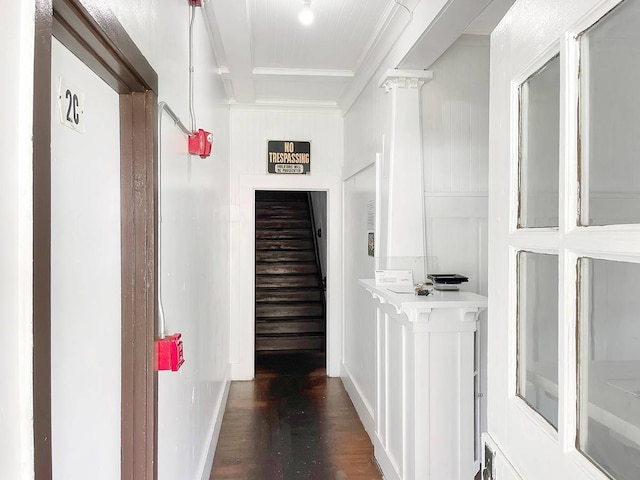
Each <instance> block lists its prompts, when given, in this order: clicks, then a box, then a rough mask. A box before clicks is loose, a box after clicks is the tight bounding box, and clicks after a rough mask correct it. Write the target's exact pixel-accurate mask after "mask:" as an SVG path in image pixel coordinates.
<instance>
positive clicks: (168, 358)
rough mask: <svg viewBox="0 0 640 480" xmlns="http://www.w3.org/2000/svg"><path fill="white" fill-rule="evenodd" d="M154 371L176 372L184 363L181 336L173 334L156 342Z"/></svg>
mask: <svg viewBox="0 0 640 480" xmlns="http://www.w3.org/2000/svg"><path fill="white" fill-rule="evenodd" d="M156 363H157V367H156V370H158V371H161V370H171V371H172V372H177V371H178V370H179V369H180V367H181V366H182V364H183V363H184V355H183V352H182V334H180V333H175V334H173V335H167V336H166V337H164V338H160V339H158V340H156Z"/></svg>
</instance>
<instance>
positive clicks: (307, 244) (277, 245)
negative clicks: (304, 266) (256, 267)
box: [256, 240, 314, 251]
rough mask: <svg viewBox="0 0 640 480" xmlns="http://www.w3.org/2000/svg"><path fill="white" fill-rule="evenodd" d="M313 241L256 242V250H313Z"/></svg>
mask: <svg viewBox="0 0 640 480" xmlns="http://www.w3.org/2000/svg"><path fill="white" fill-rule="evenodd" d="M313 248H314V246H313V240H297V241H296V242H291V241H289V240H256V250H283V251H297V250H312V249H313Z"/></svg>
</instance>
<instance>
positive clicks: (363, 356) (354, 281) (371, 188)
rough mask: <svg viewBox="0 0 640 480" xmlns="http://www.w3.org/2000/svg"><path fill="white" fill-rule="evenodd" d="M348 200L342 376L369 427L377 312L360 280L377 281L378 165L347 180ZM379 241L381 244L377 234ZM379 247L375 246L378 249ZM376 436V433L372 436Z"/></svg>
mask: <svg viewBox="0 0 640 480" xmlns="http://www.w3.org/2000/svg"><path fill="white" fill-rule="evenodd" d="M343 198H344V208H343V215H344V219H343V222H344V234H343V238H344V250H345V257H344V259H345V260H344V266H343V271H344V326H343V337H344V357H343V365H342V370H343V371H342V375H343V376H345V377H347V378H349V380H350V381H351V383H352V384H353V386H354V388H355V389H357V391H358V396H359V397H360V401H361V402H362V404H363V405H364V407H365V409H366V411H367V415H364V416H363V415H362V414H361V417H362V421H363V423H364V424H365V427H367V428H369V426H370V425H372V422H373V415H374V409H375V394H376V390H375V385H376V383H375V382H376V377H375V374H376V368H375V366H376V343H375V339H376V336H375V334H376V309H375V305H374V303H373V301H372V299H371V295H370V294H369V293H368V292H367V291H366V290H365V289H364V288H362V287H361V286H360V285H359V284H358V279H361V278H373V276H374V271H375V269H376V265H375V257H370V256H369V255H368V251H367V247H368V235H367V234H368V230H369V229H368V228H367V205H368V202H369V201H371V200H374V201H375V200H376V166H375V163H374V164H372V165H370V166H368V167H367V168H365V169H363V170H361V171H359V172H358V173H356V174H355V175H353V176H351V177H349V178H347V179H345V181H344V183H343ZM375 235H376V236H375V241H377V240H378V235H377V232H375ZM377 248H378V246H377V245H375V246H374V249H377ZM371 433H372V432H371Z"/></svg>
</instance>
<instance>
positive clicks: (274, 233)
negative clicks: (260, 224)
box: [256, 229, 313, 240]
mask: <svg viewBox="0 0 640 480" xmlns="http://www.w3.org/2000/svg"><path fill="white" fill-rule="evenodd" d="M312 238H313V236H312V234H311V231H310V230H303V229H300V230H293V229H292V230H257V231H256V240H284V239H287V240H299V239H300V240H308V239H312Z"/></svg>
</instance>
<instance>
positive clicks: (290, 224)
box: [256, 218, 311, 230]
mask: <svg viewBox="0 0 640 480" xmlns="http://www.w3.org/2000/svg"><path fill="white" fill-rule="evenodd" d="M276 228H277V229H283V228H287V229H299V230H309V229H310V228H311V222H310V221H309V220H298V219H292V218H284V219H282V218H276V219H273V218H271V219H269V220H256V230H260V229H276Z"/></svg>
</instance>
